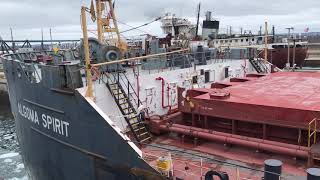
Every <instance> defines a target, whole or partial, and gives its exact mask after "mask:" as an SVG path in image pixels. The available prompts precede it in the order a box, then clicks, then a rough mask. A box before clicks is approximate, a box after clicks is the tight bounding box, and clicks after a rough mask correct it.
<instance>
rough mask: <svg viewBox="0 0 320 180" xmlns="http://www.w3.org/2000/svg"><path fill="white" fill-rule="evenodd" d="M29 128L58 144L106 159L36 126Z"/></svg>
mask: <svg viewBox="0 0 320 180" xmlns="http://www.w3.org/2000/svg"><path fill="white" fill-rule="evenodd" d="M31 129H32V130H33V131H35V132H37V133H39V134H41V135H43V136H46V137H47V138H49V139H51V140H54V141H56V142H58V143H60V144H63V145H65V146H67V147H70V148H72V149H75V150H77V151H80V152H82V153H84V154H88V155H90V156H94V157H97V158H100V159H103V160H107V159H106V158H105V157H104V156H101V155H99V154H96V153H93V152H90V151H87V150H85V149H82V148H80V147H77V146H75V145H72V144H70V143H67V142H64V141H61V140H59V139H57V138H55V137H52V136H50V135H49V134H46V133H44V132H42V131H40V130H39V129H37V128H34V127H31Z"/></svg>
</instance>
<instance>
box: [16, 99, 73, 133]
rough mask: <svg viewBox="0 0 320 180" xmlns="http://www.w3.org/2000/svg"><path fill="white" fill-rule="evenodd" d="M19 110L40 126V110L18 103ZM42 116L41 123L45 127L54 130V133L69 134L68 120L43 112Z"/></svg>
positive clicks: (26, 117) (22, 114) (23, 115)
mask: <svg viewBox="0 0 320 180" xmlns="http://www.w3.org/2000/svg"><path fill="white" fill-rule="evenodd" d="M18 111H19V114H20V115H21V116H22V117H24V118H25V119H27V120H29V121H31V122H32V123H34V124H36V125H38V126H39V125H40V122H39V116H38V112H37V111H36V110H34V109H31V108H30V107H27V106H25V105H21V104H20V103H18ZM40 117H41V118H42V123H41V124H42V126H43V127H44V128H45V129H48V130H52V131H53V132H54V133H57V134H60V135H62V136H65V137H68V136H69V134H68V127H69V123H68V122H66V121H63V120H60V119H58V118H56V117H53V116H49V115H47V114H41V116H40Z"/></svg>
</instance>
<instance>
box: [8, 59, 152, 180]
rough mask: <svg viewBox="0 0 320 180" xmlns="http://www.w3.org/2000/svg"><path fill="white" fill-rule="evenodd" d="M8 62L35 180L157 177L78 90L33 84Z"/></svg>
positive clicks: (26, 156) (19, 125) (24, 150)
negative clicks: (65, 89) (62, 89)
mask: <svg viewBox="0 0 320 180" xmlns="http://www.w3.org/2000/svg"><path fill="white" fill-rule="evenodd" d="M3 64H4V69H5V74H6V78H7V81H8V90H9V97H10V102H11V109H12V113H13V115H14V118H15V121H16V128H17V136H18V141H19V143H20V147H21V153H22V157H23V161H24V163H25V166H26V169H27V172H28V176H29V178H30V179H32V180H50V179H59V180H72V179H75V180H79V179H88V180H93V179H138V178H139V176H140V177H141V175H142V174H143V176H144V177H146V174H148V176H152V175H154V174H155V173H156V172H155V171H154V169H153V168H151V167H150V166H149V165H148V164H147V163H146V162H145V161H144V160H143V159H142V158H140V155H139V153H138V152H139V149H138V148H137V147H136V146H135V145H132V143H131V142H128V141H129V140H128V139H127V140H125V137H123V135H121V134H119V132H117V131H116V130H115V128H114V127H112V125H110V123H109V122H107V120H106V119H108V117H105V115H104V114H103V113H102V112H99V110H97V109H96V108H94V103H93V104H92V103H90V101H89V100H87V99H86V98H84V97H83V96H82V95H81V94H80V93H79V92H78V91H76V90H75V91H73V92H70V91H59V90H57V89H54V88H50V87H46V86H44V85H43V84H44V83H45V82H40V83H32V82H30V81H29V79H28V78H27V76H26V74H25V73H21V64H20V62H18V61H12V60H4V62H3ZM42 81H44V80H42ZM109 121H110V120H109ZM130 143H131V144H130ZM134 148H136V149H134ZM146 172H148V173H146ZM143 179H144V178H143Z"/></svg>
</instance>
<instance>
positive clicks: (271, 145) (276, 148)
mask: <svg viewBox="0 0 320 180" xmlns="http://www.w3.org/2000/svg"><path fill="white" fill-rule="evenodd" d="M159 128H160V129H161V130H164V131H168V132H175V133H179V134H184V135H188V136H192V137H197V138H202V139H207V140H210V141H219V142H222V143H226V144H234V145H239V146H244V147H249V148H255V149H258V150H265V151H269V152H274V153H278V154H286V155H290V156H294V157H301V158H308V152H309V149H308V148H306V147H301V146H297V145H291V144H290V145H289V144H285V143H280V142H272V141H268V140H261V139H257V138H251V137H243V136H239V135H237V136H239V137H235V135H232V136H231V135H230V134H228V133H222V132H219V133H217V132H204V131H198V130H195V129H194V128H190V127H189V126H184V125H178V126H177V124H174V125H172V126H170V125H169V124H166V125H160V126H159ZM198 129H199V128H198ZM240 137H241V138H240Z"/></svg>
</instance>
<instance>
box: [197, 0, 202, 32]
mask: <svg viewBox="0 0 320 180" xmlns="http://www.w3.org/2000/svg"><path fill="white" fill-rule="evenodd" d="M200 10H201V2H199V4H198V9H197V27H196V38H198V30H199V19H200Z"/></svg>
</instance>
